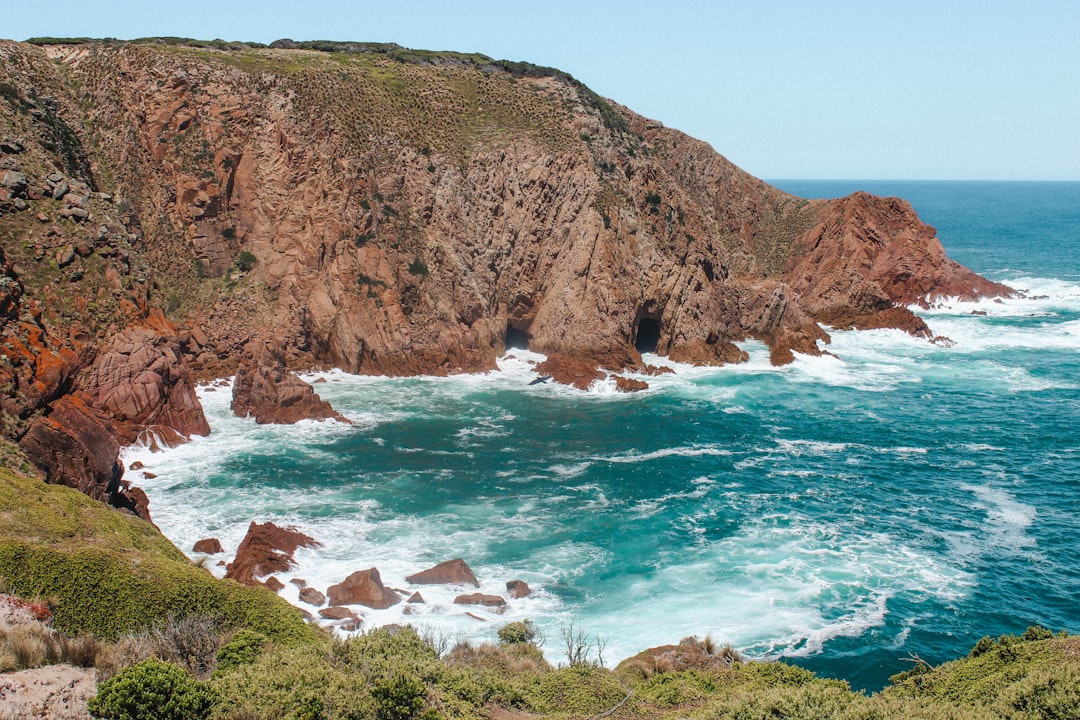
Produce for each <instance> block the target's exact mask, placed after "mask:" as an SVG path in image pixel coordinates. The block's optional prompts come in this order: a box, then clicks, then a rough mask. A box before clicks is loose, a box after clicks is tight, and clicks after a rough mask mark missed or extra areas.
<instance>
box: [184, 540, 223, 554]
mask: <svg viewBox="0 0 1080 720" xmlns="http://www.w3.org/2000/svg"><path fill="white" fill-rule="evenodd" d="M191 551H192V552H197V553H206V554H207V555H217V554H218V553H219V552H223V549H222V547H221V541H220V540H218V539H217V538H204V539H202V540H196V541H195V547H193V548H192V549H191Z"/></svg>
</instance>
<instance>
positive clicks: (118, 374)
mask: <svg viewBox="0 0 1080 720" xmlns="http://www.w3.org/2000/svg"><path fill="white" fill-rule="evenodd" d="M83 387H84V390H85V392H86V394H87V396H88V397H89V399H90V401H91V402H92V403H93V404H94V406H95V407H98V408H101V409H102V410H105V411H106V412H108V413H110V414H111V416H112V419H113V421H114V423H115V424H116V426H117V433H118V435H119V439H120V441H121V442H122V443H124V444H129V443H132V442H135V441H136V440H142V441H145V442H153V441H155V440H161V441H162V442H164V444H166V445H167V446H173V445H176V444H177V443H178V442H183V441H184V440H185V439H187V438H188V437H190V436H191V435H207V434H209V433H210V426H209V424H208V423H207V422H206V416H205V415H203V411H202V405H201V404H200V403H199V398H198V397H197V396H196V394H195V387H194V384H193V383H192V381H191V376H190V373H189V371H188V369H187V367H185V366H184V364H183V361H182V359H181V352H180V343H179V340H178V338H177V334H176V328H175V327H174V326H173V324H172V323H170V322H169V321H168V320H166V319H165V316H164V315H163V314H162V313H161V311H160V310H155V311H153V312H152V313H151V314H150V316H149V317H148V318H147V319H146V321H145V322H144V323H142V324H138V325H131V326H129V327H127V328H126V329H125V330H124V331H123V332H121V333H120V334H119V335H117V336H116V337H114V338H113V339H112V340H111V341H109V342H108V343H107V344H106V345H105V347H104V348H103V350H102V352H101V354H100V355H99V356H98V358H97V360H96V361H95V362H94V364H93V365H92V366H91V367H90V371H89V373H88V374H87V377H86V380H85V382H84V383H83Z"/></svg>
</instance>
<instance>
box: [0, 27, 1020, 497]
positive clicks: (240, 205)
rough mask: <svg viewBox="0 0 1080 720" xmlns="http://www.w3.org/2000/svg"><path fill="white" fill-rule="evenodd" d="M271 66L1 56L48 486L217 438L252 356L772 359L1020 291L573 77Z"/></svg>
mask: <svg viewBox="0 0 1080 720" xmlns="http://www.w3.org/2000/svg"><path fill="white" fill-rule="evenodd" d="M283 45H285V46H286V47H281V48H260V47H251V46H231V47H230V46H224V45H219V46H217V47H214V46H208V45H206V44H201V46H198V47H196V46H193V45H191V44H187V45H185V44H165V43H157V44H154V43H142V44H135V43H131V44H128V43H107V42H89V43H79V44H54V45H44V46H32V45H25V44H19V43H10V42H4V43H0V138H2V139H3V143H2V144H0V152H2V153H3V154H2V155H0V163H2V165H0V181H2V182H0V211H2V212H0V238H2V241H3V250H4V256H3V258H2V260H3V271H4V273H3V277H2V278H0V281H2V282H0V313H2V314H3V328H2V342H3V344H4V346H5V358H6V361H5V362H4V363H3V364H2V366H0V381H2V382H3V383H4V400H3V407H4V413H5V415H4V419H5V427H4V432H5V433H6V434H7V435H8V436H9V437H11V438H14V439H20V441H21V442H22V444H23V446H24V448H26V449H27V450H28V452H29V453H30V454H31V456H32V458H33V459H34V460H35V462H37V463H38V465H39V466H41V467H42V468H44V469H45V470H46V472H47V474H49V476H50V479H57V480H60V479H61V478H69V480H64V481H70V476H71V474H72V473H75V474H77V475H80V477H81V478H82V479H81V480H78V481H74V482H73V484H77V485H80V486H81V485H84V484H86V482H89V480H88V479H87V478H90V479H92V481H93V483H94V484H95V486H100V487H110V483H111V482H112V479H111V474H115V468H112V467H111V466H109V463H107V462H106V461H105V459H104V456H105V455H112V456H113V459H114V461H115V453H114V449H113V447H112V446H111V445H108V446H104V445H102V444H101V443H99V442H98V441H97V440H94V438H96V437H97V436H98V435H100V434H101V433H102V432H104V434H105V435H108V436H110V437H113V438H117V439H119V440H121V441H123V442H128V441H131V440H132V439H135V438H138V437H142V438H144V439H146V438H153V439H154V440H155V441H158V442H176V441H179V440H181V439H182V438H183V437H184V436H187V435H189V434H191V433H203V432H206V431H207V428H206V425H205V420H203V419H202V413H201V409H200V408H199V406H198V400H197V398H196V397H195V395H194V393H193V392H192V382H193V378H209V377H213V376H220V375H226V374H232V373H234V372H235V371H236V369H237V367H238V366H239V364H240V363H241V361H242V358H243V357H244V348H245V347H249V348H250V347H262V346H263V345H265V344H267V343H269V344H270V345H271V346H274V347H280V346H283V347H284V348H285V353H284V359H282V358H281V357H280V356H281V353H274V356H275V359H274V362H275V365H279V364H280V363H284V364H285V365H287V366H288V367H290V368H294V369H295V368H298V367H304V366H316V365H319V366H337V367H341V368H344V369H346V370H348V371H351V372H360V373H383V374H388V375H405V374H417V373H430V374H447V373H455V372H472V371H481V370H488V369H491V368H493V367H494V366H495V359H496V357H498V355H499V354H500V353H502V352H503V351H504V349H505V348H506V347H507V346H511V345H518V346H525V345H527V346H528V347H529V348H530V349H533V350H537V351H540V352H545V353H552V354H558V355H562V356H566V357H569V358H584V359H587V360H589V361H590V362H593V363H597V364H599V365H601V366H603V367H605V368H608V369H620V368H626V367H640V366H641V356H640V353H641V352H645V351H649V352H657V353H659V354H661V355H666V356H669V357H671V358H672V359H675V360H679V361H684V362H694V363H711V364H716V363H723V362H737V361H739V360H741V359H743V357H744V354H743V353H742V351H741V350H739V348H738V347H737V346H736V345H735V344H734V343H735V342H737V341H739V340H743V339H747V338H759V339H762V340H764V341H765V342H767V343H768V344H769V345H770V347H771V350H772V357H773V360H774V362H778V363H782V362H788V361H790V360H791V359H792V357H793V355H792V352H793V351H797V352H803V353H819V352H821V350H820V348H819V345H818V343H819V341H825V340H827V335H826V332H825V330H823V329H822V328H821V325H820V324H819V323H824V324H827V325H831V326H841V327H863V328H867V327H901V328H904V329H906V330H908V331H911V332H916V333H920V334H924V335H930V330H929V328H927V327H926V326H925V324H923V323H922V321H921V320H919V319H918V318H917V317H916V316H915V315H914V314H912V313H911V312H910V310H908V309H907V306H908V305H911V304H926V303H930V302H933V301H934V299H935V298H939V297H942V296H960V297H975V296H979V295H1001V294H1006V293H1009V292H1010V291H1009V290H1008V288H1005V287H1003V286H1000V285H995V284H993V283H989V282H987V281H985V280H984V279H982V278H980V277H978V276H976V275H974V274H973V273H971V272H970V271H968V270H966V269H965V268H962V267H960V266H958V265H956V264H955V263H953V262H951V261H950V260H948V258H947V257H946V256H945V254H944V251H943V249H942V247H941V244H940V242H939V241H938V240H937V238H936V234H935V232H934V230H933V228H931V227H928V226H927V225H925V224H923V223H922V222H920V221H919V219H918V218H917V217H916V215H915V213H914V212H913V211H912V209H911V207H910V206H909V205H908V204H907V203H905V202H904V201H902V200H898V199H895V198H887V199H886V198H876V197H872V196H869V195H865V194H856V195H853V196H850V197H848V198H844V199H841V200H835V201H814V202H811V201H806V200H802V199H800V198H796V197H793V196H791V195H787V194H785V193H783V192H781V191H780V190H777V189H776V188H773V187H770V186H769V185H767V184H765V183H763V182H761V181H760V180H757V179H755V178H753V177H751V176H749V175H748V174H746V173H745V172H743V171H741V170H740V169H739V168H737V167H735V166H734V165H732V164H731V163H730V162H728V161H727V160H726V159H725V158H723V157H722V156H721V155H719V154H717V153H716V152H715V151H714V150H713V149H712V148H711V147H709V146H708V145H706V144H705V143H702V142H699V141H697V140H694V139H693V138H690V137H688V136H686V135H684V134H682V133H680V132H678V131H676V130H671V129H668V128H665V127H663V126H662V125H660V124H659V123H657V122H654V121H650V120H647V119H645V118H642V117H640V116H638V115H636V114H634V113H633V112H631V111H630V110H628V109H626V108H623V107H621V106H618V105H616V104H614V103H612V102H610V101H607V100H604V99H602V98H600V97H598V96H596V95H595V94H594V93H592V92H591V91H589V90H588V89H587V88H585V87H583V86H582V85H581V84H580V83H577V82H576V81H575V80H573V78H571V77H569V76H568V75H566V74H565V73H561V72H558V71H555V70H551V69H546V68H538V67H534V66H531V65H527V64H522V63H506V62H496V61H492V60H490V59H489V58H485V57H483V56H475V55H468V56H466V55H457V54H453V53H424V52H417V51H406V50H404V49H401V48H397V47H396V46H385V45H380V46H374V45H362V44H349V45H343V46H335V47H325V48H323V49H322V50H315V49H304V48H302V47H296V46H295V44H292V43H283ZM324 50H325V51H324ZM330 51H335V52H330ZM163 311H164V312H163ZM166 314H167V316H166ZM248 355H249V356H252V353H251V352H248ZM267 356H269V355H267ZM253 357H256V358H257V357H259V355H258V354H255V355H254V356H253ZM275 372H276V373H277V374H278V375H280V374H281V373H280V368H279V369H278V370H275ZM62 398H67V400H65V401H64V402H63V403H61V402H60V401H61V399H62ZM80 403H81V404H80ZM84 408H85V412H83V409H84ZM75 409H77V410H79V413H81V414H80V417H84V418H87V419H86V420H85V424H88V427H89V426H90V425H92V426H93V428H92V432H91V431H90V430H86V431H79V430H73V429H72V428H70V427H68V426H67V425H65V423H67V422H68V420H70V418H72V417H74V410H75ZM80 422H82V421H80ZM57 426H63V427H65V428H67V430H63V429H61V428H60V427H57ZM64 432H68V434H69V435H70V437H71V440H70V443H68V445H71V447H72V449H71V450H70V451H68V450H65V451H64V453H63V458H60V457H56V455H57V453H56V452H53V451H51V450H48V449H47V448H53V447H58V446H59V445H58V444H57V441H55V438H57V437H59V435H57V433H59V434H60V435H62V434H63V433H64ZM49 433H53V434H52V435H50V434H49ZM114 442H115V441H114ZM80 445H81V446H83V451H79V450H78V449H77V446H80ZM88 446H93V447H88ZM64 447H67V445H65V446H64ZM50 452H52V453H53V456H54V457H52V459H51V460H50V459H49V457H50V456H49V453H50ZM80 452H82V455H80ZM99 454H100V455H101V457H100V458H98V457H97V455H99ZM84 456H85V457H84ZM72 458H84V459H82V460H79V461H78V462H76V461H75V460H73V459H72ZM106 476H109V477H106Z"/></svg>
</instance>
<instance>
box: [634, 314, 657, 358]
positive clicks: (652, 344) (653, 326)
mask: <svg viewBox="0 0 1080 720" xmlns="http://www.w3.org/2000/svg"><path fill="white" fill-rule="evenodd" d="M659 344H660V318H651V317H641V318H638V321H637V330H636V332H635V333H634V347H635V348H636V349H637V351H638V352H639V353H654V352H656V348H657V346H658V345H659Z"/></svg>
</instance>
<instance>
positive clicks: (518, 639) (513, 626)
mask: <svg viewBox="0 0 1080 720" xmlns="http://www.w3.org/2000/svg"><path fill="white" fill-rule="evenodd" d="M498 638H499V644H500V645H520V644H522V643H530V644H533V645H535V644H537V642H536V641H537V640H538V639H539V634H538V631H537V629H536V626H535V625H534V624H533V623H532V621H531V620H521V621H519V622H512V623H510V624H508V625H503V626H502V627H501V628H499V632H498Z"/></svg>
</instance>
